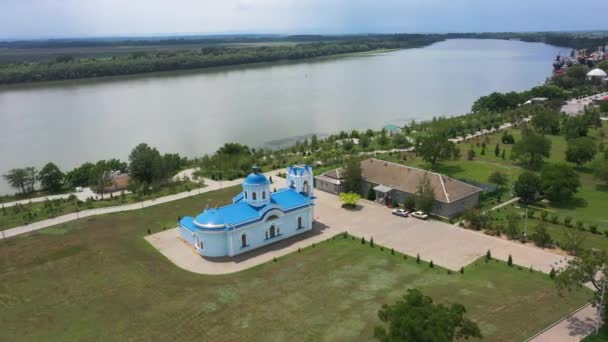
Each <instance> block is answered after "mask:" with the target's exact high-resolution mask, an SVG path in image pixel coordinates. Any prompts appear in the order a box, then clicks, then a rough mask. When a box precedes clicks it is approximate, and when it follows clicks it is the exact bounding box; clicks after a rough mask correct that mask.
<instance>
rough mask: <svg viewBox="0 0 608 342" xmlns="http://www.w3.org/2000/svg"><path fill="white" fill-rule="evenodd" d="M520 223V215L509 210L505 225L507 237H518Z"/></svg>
mask: <svg viewBox="0 0 608 342" xmlns="http://www.w3.org/2000/svg"><path fill="white" fill-rule="evenodd" d="M520 224H521V216H520V215H518V214H517V212H515V211H513V210H512V211H509V213H508V214H507V227H506V229H505V233H506V234H507V237H509V239H512V240H513V239H517V238H518V237H519V232H520Z"/></svg>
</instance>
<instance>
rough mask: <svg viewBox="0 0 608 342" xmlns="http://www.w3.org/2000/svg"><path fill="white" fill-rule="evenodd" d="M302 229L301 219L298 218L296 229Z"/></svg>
mask: <svg viewBox="0 0 608 342" xmlns="http://www.w3.org/2000/svg"><path fill="white" fill-rule="evenodd" d="M300 228H302V218H301V217H298V229H300Z"/></svg>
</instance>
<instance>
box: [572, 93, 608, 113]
mask: <svg viewBox="0 0 608 342" xmlns="http://www.w3.org/2000/svg"><path fill="white" fill-rule="evenodd" d="M604 96H608V92H604V93H600V94H596V95H591V96H587V97H584V98H582V99H572V100H568V101H566V104H565V105H563V106H562V109H561V111H562V112H563V113H566V114H568V115H576V114H578V113H580V112H582V111H583V110H585V107H589V106H591V105H592V104H593V101H594V100H598V99H600V98H602V97H604Z"/></svg>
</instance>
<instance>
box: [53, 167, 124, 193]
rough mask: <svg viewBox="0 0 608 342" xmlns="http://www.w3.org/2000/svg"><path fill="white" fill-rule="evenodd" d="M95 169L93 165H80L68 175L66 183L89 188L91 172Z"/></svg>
mask: <svg viewBox="0 0 608 342" xmlns="http://www.w3.org/2000/svg"><path fill="white" fill-rule="evenodd" d="M94 167H95V165H94V164H93V163H88V162H87V163H84V164H82V165H80V166H79V167H77V168H75V169H73V170H72V171H70V172H68V173H67V174H66V176H65V178H66V182H67V183H68V184H69V185H70V186H71V187H78V186H80V187H85V186H88V185H89V180H90V179H91V170H93V168H94ZM121 171H126V170H121Z"/></svg>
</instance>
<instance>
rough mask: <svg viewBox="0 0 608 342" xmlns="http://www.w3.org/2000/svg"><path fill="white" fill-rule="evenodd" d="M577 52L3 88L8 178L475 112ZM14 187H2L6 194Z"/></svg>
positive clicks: (536, 46) (488, 46) (382, 60)
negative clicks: (145, 149)
mask: <svg viewBox="0 0 608 342" xmlns="http://www.w3.org/2000/svg"><path fill="white" fill-rule="evenodd" d="M560 50H561V51H562V52H565V49H563V48H561V49H560V48H558V47H554V46H550V45H546V44H541V43H524V42H519V41H504V40H466V39H455V40H448V41H445V42H440V43H436V44H434V45H431V46H428V47H424V48H418V49H408V50H398V51H393V52H386V53H378V54H363V55H355V56H349V57H340V58H328V59H322V60H314V61H300V62H295V63H277V64H269V65H262V66H243V67H233V68H225V69H216V70H206V71H194V72H192V71H191V72H187V73H164V74H155V75H146V76H136V77H119V78H112V79H102V80H85V81H68V82H63V83H56V84H40V85H31V86H24V87H16V88H4V89H0V123H1V125H0V173H5V172H6V171H8V170H9V169H11V168H15V167H24V166H30V165H31V166H36V167H41V166H42V165H43V164H44V163H46V162H48V161H53V162H55V163H56V164H58V165H59V166H60V168H62V169H64V170H67V169H70V168H73V167H75V166H77V165H79V164H81V163H83V162H85V161H96V160H99V159H106V158H113V157H117V158H121V159H126V158H127V156H128V154H129V151H130V150H131V148H132V147H134V146H135V145H136V144H138V143H140V142H147V143H148V144H150V145H152V146H155V147H157V148H158V149H159V150H160V151H161V153H166V152H171V153H180V154H182V155H186V156H189V157H193V156H200V155H202V154H204V153H211V152H213V151H215V150H216V149H217V148H218V147H219V146H221V145H222V144H223V143H225V142H228V141H237V142H240V143H244V144H248V145H250V146H261V145H264V144H265V143H267V142H269V141H275V140H280V139H285V138H289V137H294V136H301V135H306V134H311V133H320V134H323V133H332V132H337V131H340V130H351V129H364V128H380V127H382V126H383V125H385V124H388V123H393V124H399V125H402V124H404V123H406V122H408V121H410V120H413V119H415V120H424V119H430V118H432V117H433V116H438V115H454V114H461V113H465V112H467V111H468V110H469V109H470V107H471V105H472V103H473V101H475V99H477V98H478V97H480V96H482V95H485V94H489V93H491V92H493V91H500V92H506V91H521V90H524V89H528V88H531V87H533V86H535V85H539V84H541V83H542V82H544V81H545V79H546V78H547V77H548V76H550V74H551V70H552V68H551V60H552V59H553V58H554V57H555V55H556V54H557V52H558V51H560ZM7 192H11V189H10V188H9V187H8V185H7V184H6V183H5V182H4V180H0V193H7Z"/></svg>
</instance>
